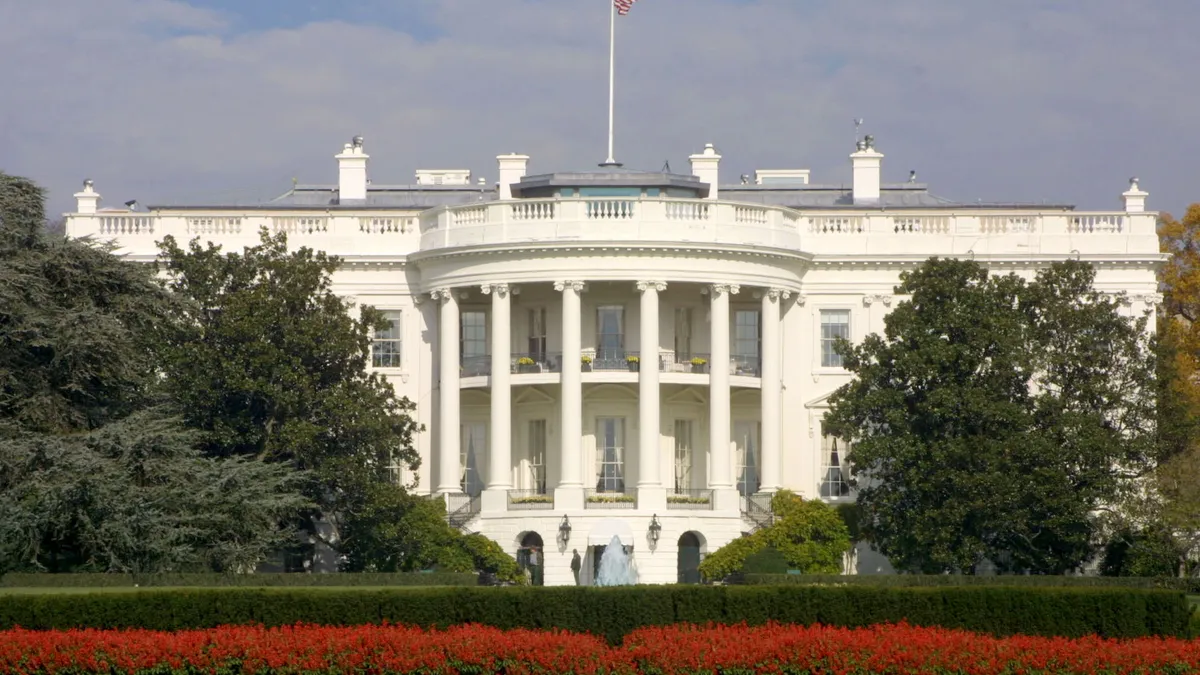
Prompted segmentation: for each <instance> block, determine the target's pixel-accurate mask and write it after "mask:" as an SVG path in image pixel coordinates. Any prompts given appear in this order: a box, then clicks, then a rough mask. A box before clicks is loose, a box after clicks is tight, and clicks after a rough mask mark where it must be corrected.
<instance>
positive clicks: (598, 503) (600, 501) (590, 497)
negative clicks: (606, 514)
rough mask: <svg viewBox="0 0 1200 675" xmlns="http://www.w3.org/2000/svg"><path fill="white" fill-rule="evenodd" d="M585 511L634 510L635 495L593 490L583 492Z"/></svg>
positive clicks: (635, 503)
mask: <svg viewBox="0 0 1200 675" xmlns="http://www.w3.org/2000/svg"><path fill="white" fill-rule="evenodd" d="M583 507H584V508H585V509H636V508H637V494H636V493H627V492H605V491H601V490H597V489H595V488H588V489H587V490H585V491H584V499H583Z"/></svg>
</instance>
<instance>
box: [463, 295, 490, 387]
mask: <svg viewBox="0 0 1200 675" xmlns="http://www.w3.org/2000/svg"><path fill="white" fill-rule="evenodd" d="M460 321H461V324H462V325H461V329H462V334H461V336H460V338H459V340H460V341H459V357H460V358H461V359H462V374H463V375H464V376H466V377H471V376H474V375H486V374H488V371H489V369H490V366H491V359H489V358H488V336H487V313H486V312H480V311H471V312H463V313H462V318H461V320H460Z"/></svg>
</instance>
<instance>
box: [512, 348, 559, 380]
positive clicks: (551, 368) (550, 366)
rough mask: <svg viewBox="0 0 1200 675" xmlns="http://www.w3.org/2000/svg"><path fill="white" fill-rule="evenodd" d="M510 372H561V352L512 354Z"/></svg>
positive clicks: (523, 373)
mask: <svg viewBox="0 0 1200 675" xmlns="http://www.w3.org/2000/svg"><path fill="white" fill-rule="evenodd" d="M512 372H513V374H514V375H536V374H538V373H561V372H562V354H558V353H548V352H544V353H541V354H513V355H512Z"/></svg>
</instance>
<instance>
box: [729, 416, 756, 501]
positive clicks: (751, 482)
mask: <svg viewBox="0 0 1200 675" xmlns="http://www.w3.org/2000/svg"><path fill="white" fill-rule="evenodd" d="M760 426H761V425H759V423H758V422H734V424H733V442H734V444H735V445H736V446H737V463H738V485H737V487H738V492H740V493H741V494H742V496H743V497H747V496H749V495H752V494H754V493H756V492H758V437H759V429H760Z"/></svg>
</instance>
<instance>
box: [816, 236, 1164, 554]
mask: <svg viewBox="0 0 1200 675" xmlns="http://www.w3.org/2000/svg"><path fill="white" fill-rule="evenodd" d="M1094 277H1095V272H1094V270H1093V269H1092V268H1091V267H1090V266H1089V265H1087V264H1085V263H1080V262H1077V261H1068V262H1063V263H1056V264H1054V265H1051V266H1050V267H1048V268H1047V269H1044V270H1042V271H1041V272H1039V273H1038V275H1037V278H1036V280H1034V281H1032V282H1025V281H1023V280H1022V279H1020V278H1018V277H1016V276H1015V275H1011V274H1010V275H1006V276H992V275H989V274H988V272H987V271H986V270H985V269H983V268H982V267H981V266H980V265H979V264H977V263H975V262H973V261H963V260H939V259H936V258H934V259H931V260H929V261H927V262H926V263H925V264H923V265H921V266H920V267H919V268H917V269H915V270H913V271H911V272H907V273H905V274H903V275H902V276H901V283H900V285H899V286H898V287H897V288H896V293H897V294H899V295H906V296H910V297H909V299H907V300H905V301H903V302H901V303H900V304H899V305H898V306H897V307H896V309H895V310H894V311H893V312H892V313H890V314H889V315H888V316H887V317H886V318H885V330H884V334H883V335H878V334H873V335H869V336H867V338H866V339H865V340H864V341H863V343H862V344H860V345H858V346H851V345H849V344H847V343H842V344H841V345H839V347H838V349H839V351H840V353H842V354H843V356H844V359H845V367H846V368H847V370H849V371H850V372H851V373H852V374H853V375H854V379H853V380H852V381H851V382H849V383H848V384H846V385H844V386H843V387H841V388H839V389H838V390H837V391H836V392H835V393H834V394H833V395H832V396H831V397H830V413H829V415H828V416H827V417H826V424H827V426H828V428H829V429H830V431H831V432H832V433H835V434H837V435H839V436H841V437H843V438H847V439H849V440H851V441H852V443H853V451H852V453H851V455H850V458H849V459H850V461H851V463H852V465H853V467H854V469H855V471H856V473H857V475H858V476H859V494H858V502H859V505H860V508H861V512H862V515H863V518H864V522H863V523H862V526H863V529H864V531H865V532H866V533H867V534H868V536H869V537H870V539H871V541H872V542H873V543H874V545H875V546H876V547H877V548H878V549H879V550H880V551H881V552H882V553H884V554H885V555H887V556H888V557H889V559H890V560H891V562H892V564H893V565H894V566H895V567H896V568H897V569H901V570H912V571H921V572H926V573H941V572H972V571H974V570H975V568H976V566H977V565H979V564H980V563H982V562H983V561H984V560H990V561H991V562H993V563H994V564H996V565H997V567H998V568H999V569H1000V570H1001V571H1006V572H1007V571H1013V572H1015V571H1027V572H1033V573H1063V572H1066V571H1069V570H1071V569H1074V568H1076V567H1078V566H1079V565H1080V564H1081V563H1082V562H1083V561H1084V560H1085V559H1087V558H1088V557H1089V556H1090V554H1091V553H1092V549H1093V542H1094V540H1095V538H1096V535H1097V532H1098V528H1099V524H1098V522H1097V519H1096V518H1095V516H1094V513H1095V512H1096V511H1097V510H1098V509H1102V508H1106V507H1111V506H1112V505H1113V504H1114V503H1117V502H1119V501H1120V499H1121V498H1122V497H1123V495H1125V494H1127V493H1128V491H1129V490H1131V489H1132V488H1133V487H1135V486H1136V485H1137V481H1138V479H1139V478H1141V477H1144V476H1145V475H1146V473H1147V472H1148V471H1149V470H1150V469H1151V468H1152V467H1153V466H1154V464H1155V462H1156V461H1157V459H1158V458H1159V452H1160V448H1159V446H1158V443H1157V436H1156V430H1155V421H1156V411H1155V365H1156V364H1155V358H1154V349H1153V345H1152V344H1151V341H1150V339H1149V337H1148V334H1147V331H1146V327H1147V319H1146V318H1145V317H1143V318H1140V319H1133V320H1131V319H1128V318H1126V317H1124V316H1122V314H1121V312H1120V302H1119V299H1116V298H1112V297H1108V296H1105V295H1104V294H1101V293H1099V292H1096V291H1095V290H1094V289H1093V282H1094Z"/></svg>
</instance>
